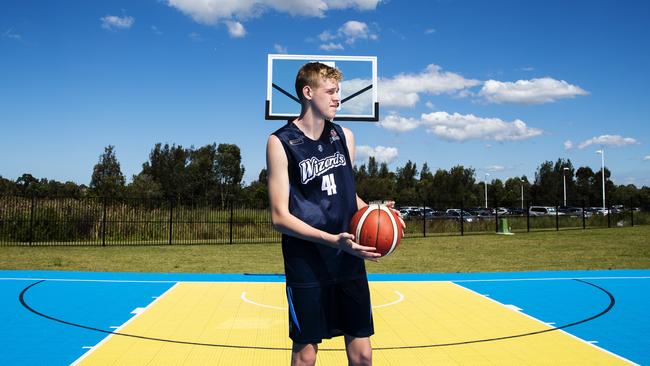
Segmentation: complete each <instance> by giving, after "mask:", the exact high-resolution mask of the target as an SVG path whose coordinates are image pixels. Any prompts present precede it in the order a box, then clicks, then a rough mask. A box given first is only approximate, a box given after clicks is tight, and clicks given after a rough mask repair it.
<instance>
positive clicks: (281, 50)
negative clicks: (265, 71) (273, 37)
mask: <svg viewBox="0 0 650 366" xmlns="http://www.w3.org/2000/svg"><path fill="white" fill-rule="evenodd" d="M273 49H274V50H275V52H277V53H287V47H286V46H283V45H281V44H278V43H276V44H274V45H273Z"/></svg>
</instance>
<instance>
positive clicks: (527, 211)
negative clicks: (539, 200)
mask: <svg viewBox="0 0 650 366" xmlns="http://www.w3.org/2000/svg"><path fill="white" fill-rule="evenodd" d="M526 232H527V233H529V232H530V202H528V201H526Z"/></svg>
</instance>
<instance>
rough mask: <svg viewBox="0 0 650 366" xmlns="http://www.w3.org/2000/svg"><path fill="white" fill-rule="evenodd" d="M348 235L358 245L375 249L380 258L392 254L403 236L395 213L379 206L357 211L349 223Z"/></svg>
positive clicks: (373, 205) (383, 206)
mask: <svg viewBox="0 0 650 366" xmlns="http://www.w3.org/2000/svg"><path fill="white" fill-rule="evenodd" d="M350 233H351V234H352V235H354V238H355V241H356V242H357V243H358V244H360V245H363V246H368V247H375V248H377V253H380V254H381V256H382V257H385V256H387V255H389V254H391V253H393V252H394V251H395V249H397V246H398V245H399V242H400V240H402V236H403V235H404V233H403V231H402V226H401V224H400V221H399V217H398V216H397V213H395V212H394V211H392V210H391V209H389V208H388V207H386V206H385V205H379V204H372V205H369V206H366V207H364V208H362V209H360V210H359V211H357V212H356V213H355V214H354V216H352V221H351V222H350Z"/></svg>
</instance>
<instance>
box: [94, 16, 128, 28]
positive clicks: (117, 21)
mask: <svg viewBox="0 0 650 366" xmlns="http://www.w3.org/2000/svg"><path fill="white" fill-rule="evenodd" d="M100 20H101V21H102V28H104V29H108V30H122V29H129V28H131V27H132V26H133V24H134V23H135V19H134V18H133V17H130V16H123V17H118V16H116V15H107V16H105V17H101V18H100Z"/></svg>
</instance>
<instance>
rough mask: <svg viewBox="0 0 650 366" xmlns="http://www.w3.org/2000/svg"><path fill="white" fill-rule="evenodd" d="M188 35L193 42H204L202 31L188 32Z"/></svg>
mask: <svg viewBox="0 0 650 366" xmlns="http://www.w3.org/2000/svg"><path fill="white" fill-rule="evenodd" d="M187 36H188V37H190V39H191V40H192V42H197V43H198V42H203V37H201V34H200V33H196V32H192V33H190V34H188V35H187Z"/></svg>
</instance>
